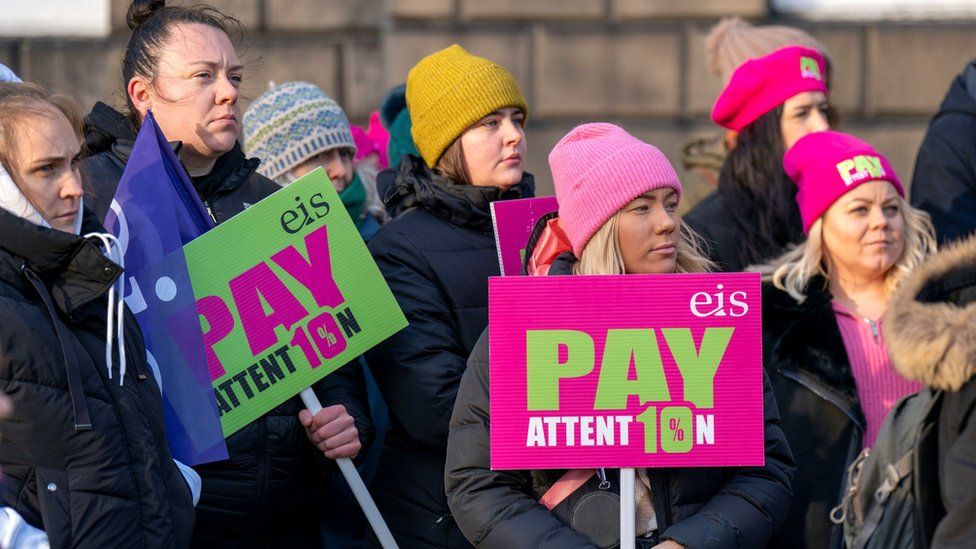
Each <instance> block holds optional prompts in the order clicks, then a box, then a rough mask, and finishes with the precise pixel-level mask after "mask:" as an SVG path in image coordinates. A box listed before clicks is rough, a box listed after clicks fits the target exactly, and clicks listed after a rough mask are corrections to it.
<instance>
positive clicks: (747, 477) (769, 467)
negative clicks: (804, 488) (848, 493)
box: [661, 370, 796, 548]
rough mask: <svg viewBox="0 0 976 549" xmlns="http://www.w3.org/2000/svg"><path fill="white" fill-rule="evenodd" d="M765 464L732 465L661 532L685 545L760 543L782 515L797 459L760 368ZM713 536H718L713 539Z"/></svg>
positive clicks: (790, 494)
mask: <svg viewBox="0 0 976 549" xmlns="http://www.w3.org/2000/svg"><path fill="white" fill-rule="evenodd" d="M763 410H764V436H765V446H766V464H765V465H764V466H762V467H740V468H736V469H734V470H733V471H734V472H733V473H732V474H731V476H730V478H729V480H728V481H727V482H726V483H725V485H724V486H722V488H721V489H720V490H719V492H718V493H717V494H716V495H715V496H713V497H712V499H711V500H709V501H708V503H706V504H705V506H704V507H702V508H701V509H699V510H698V512H697V513H695V514H694V515H692V516H691V517H689V518H687V519H685V520H683V521H681V522H678V523H677V524H675V525H673V526H671V527H670V528H668V529H667V530H665V531H664V533H663V534H662V536H661V538H662V539H672V540H674V541H676V542H678V543H681V544H682V545H684V546H685V547H742V548H748V547H765V546H766V544H767V543H768V542H769V539H770V537H772V535H773V533H774V532H776V530H777V529H778V528H779V527H780V526H781V525H782V524H783V521H785V520H786V513H787V511H789V508H790V502H791V501H792V499H793V490H792V486H791V482H792V479H793V472H794V471H795V469H796V464H795V462H794V461H793V454H792V453H791V452H790V447H789V444H787V442H786V435H785V434H784V433H783V430H782V428H780V425H779V409H778V408H777V406H776V398H775V396H774V395H773V389H772V385H771V384H770V382H769V378H768V377H767V376H766V372H765V370H764V371H763ZM716 539H718V540H722V542H720V543H717V544H716V543H715V541H716Z"/></svg>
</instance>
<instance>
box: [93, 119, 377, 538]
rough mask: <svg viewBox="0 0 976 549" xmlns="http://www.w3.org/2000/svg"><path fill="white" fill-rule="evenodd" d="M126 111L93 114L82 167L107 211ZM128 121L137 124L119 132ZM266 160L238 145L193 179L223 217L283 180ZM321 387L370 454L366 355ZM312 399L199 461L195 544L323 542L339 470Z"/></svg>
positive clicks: (124, 153)
mask: <svg viewBox="0 0 976 549" xmlns="http://www.w3.org/2000/svg"><path fill="white" fill-rule="evenodd" d="M121 116H122V115H121V114H119V113H117V112H115V111H114V110H112V109H111V108H109V107H107V106H105V105H104V104H101V103H99V104H97V105H96V106H95V109H94V110H93V111H92V114H91V115H89V117H88V118H86V120H85V122H86V140H87V144H88V146H89V152H96V151H98V148H99V147H101V148H102V149H103V150H102V151H101V152H97V154H95V155H94V156H91V157H89V158H86V159H85V160H84V161H83V162H82V167H81V169H82V175H83V176H84V177H86V179H87V180H88V181H89V184H90V185H91V186H92V187H93V192H92V194H93V195H95V200H94V204H93V205H94V210H95V213H96V214H98V215H102V216H103V215H104V214H105V212H107V211H108V206H109V204H110V203H111V200H112V197H113V196H114V194H115V187H116V186H117V185H118V182H119V178H120V177H121V176H122V170H123V169H124V168H125V162H126V161H127V160H128V153H129V151H131V149H132V142H133V140H134V137H135V136H134V135H132V134H131V131H130V130H127V126H125V125H124V124H122V123H121V122H120V120H119V119H120V118H121ZM120 131H123V132H124V131H129V133H122V134H121V135H119V132H120ZM113 132H114V133H113ZM106 136H110V137H106ZM105 147H108V148H107V149H105ZM259 163H260V162H259V160H257V159H253V158H252V159H245V157H244V153H243V152H242V151H241V149H240V146H239V145H237V146H235V148H234V149H233V150H231V151H229V152H227V153H225V154H224V155H223V156H221V157H220V158H218V159H217V163H216V165H215V166H214V168H213V170H212V171H211V173H210V174H209V175H207V176H204V177H200V178H193V179H192V181H193V184H194V187H196V189H197V192H198V193H199V194H200V198H201V199H202V200H203V202H204V203H205V204H206V206H207V209H208V210H209V211H210V214H211V216H213V218H214V221H216V222H217V223H221V222H223V221H225V220H227V219H229V218H230V217H232V216H234V215H235V214H237V213H239V212H241V211H243V210H244V208H246V207H247V206H249V205H251V204H254V203H257V202H259V201H260V200H261V199H263V198H265V197H267V196H268V195H270V194H271V193H273V192H274V191H276V190H278V189H279V188H280V187H278V185H276V184H275V183H274V182H272V181H271V180H269V179H267V178H265V177H263V176H262V175H260V174H258V173H257V172H256V171H255V170H256V169H257V167H258V164H259ZM314 389H315V392H316V394H317V395H318V397H319V400H320V401H321V402H322V405H323V406H330V405H333V404H343V405H345V407H346V410H347V411H348V412H349V413H350V414H351V415H352V416H353V417H354V418H355V419H356V428H357V429H358V430H359V437H360V441H361V443H362V445H363V450H362V451H361V452H360V455H361V456H362V455H365V453H366V450H367V449H368V447H369V443H370V441H371V439H372V423H371V421H370V416H369V406H368V404H367V399H366V394H365V380H364V378H363V372H362V369H361V366H360V365H359V363H358V362H355V361H354V363H351V364H348V365H346V366H344V367H342V368H340V369H339V370H337V371H336V372H335V373H333V374H331V375H329V376H328V377H326V378H325V379H323V380H322V381H320V382H318V383H317V384H315V386H314ZM304 407H305V406H304V404H302V401H301V399H300V398H299V397H297V396H296V397H294V398H292V399H290V400H287V401H285V402H284V403H282V404H281V405H280V406H278V407H277V408H275V409H273V410H271V411H270V412H268V413H267V414H265V415H264V416H262V417H261V418H260V419H258V420H256V421H254V422H253V423H251V424H249V425H248V426H246V427H244V428H243V429H241V430H240V431H238V432H236V433H234V434H233V435H231V436H230V437H229V438H227V451H228V453H229V454H230V459H228V460H225V461H220V462H216V463H209V464H205V465H201V466H198V467H195V469H196V470H197V471H198V472H199V473H200V476H201V477H202V478H203V493H202V495H201V498H200V503H199V504H198V505H197V527H196V530H195V531H194V542H193V543H194V545H196V546H210V547H213V546H215V545H216V546H225V545H226V546H231V545H235V546H237V547H242V546H263V545H267V544H273V543H280V544H284V545H288V544H289V543H290V544H292V545H303V546H307V545H308V544H316V545H317V544H318V541H319V539H320V534H319V528H318V524H317V518H316V517H317V514H318V513H319V512H321V511H322V509H320V506H322V505H323V504H322V503H321V502H322V501H323V499H322V498H321V497H320V496H321V495H322V494H321V487H322V484H323V480H324V478H325V477H324V476H323V475H334V474H336V473H335V472H334V470H333V467H332V462H331V461H328V460H326V459H325V458H324V456H322V454H321V452H319V451H318V450H317V449H316V448H315V447H314V446H312V444H311V443H310V442H309V441H308V438H307V436H306V434H305V430H304V428H303V427H302V425H301V423H299V421H298V412H299V411H301V410H302V409H304ZM326 466H329V470H326ZM208 549H209V547H208Z"/></svg>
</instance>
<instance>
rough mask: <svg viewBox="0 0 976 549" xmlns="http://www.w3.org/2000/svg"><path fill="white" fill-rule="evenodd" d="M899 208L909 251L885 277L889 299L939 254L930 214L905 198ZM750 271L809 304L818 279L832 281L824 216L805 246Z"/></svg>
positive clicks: (899, 202)
mask: <svg viewBox="0 0 976 549" xmlns="http://www.w3.org/2000/svg"><path fill="white" fill-rule="evenodd" d="M898 207H899V211H901V212H902V215H903V216H904V219H905V230H904V235H905V249H904V251H903V252H902V254H901V257H900V258H898V261H897V262H896V263H895V264H894V266H892V268H891V269H890V270H889V271H888V273H887V275H885V289H886V290H887V292H888V294H889V295H891V293H892V292H893V291H894V290H895V289H896V288H898V285H899V284H901V282H902V280H904V279H905V278H906V277H907V276H908V275H909V274H911V272H912V271H913V270H915V268H916V267H918V266H919V265H921V264H922V261H924V260H925V257H926V256H928V255H929V254H931V253H934V252H935V250H936V241H935V228H934V227H933V226H932V221H931V219H930V218H929V214H928V213H926V212H924V211H922V210H918V209H916V208H913V207H911V205H909V204H908V202H907V201H905V199H904V198H901V197H898ZM748 270H751V271H758V272H760V273H762V274H763V279H764V280H770V281H772V283H773V285H774V286H775V287H777V288H779V289H780V290H783V291H784V292H786V293H788V294H790V296H791V297H792V298H793V299H795V300H796V301H797V303H803V301H804V300H806V294H805V293H804V292H806V291H807V287H808V286H809V285H810V282H811V281H812V280H813V279H814V278H815V277H817V276H821V277H823V278H824V280H825V283H826V280H828V279H829V278H830V270H829V258H828V257H827V256H826V254H825V253H824V246H823V216H821V217H820V218H818V219H817V220H816V221H814V222H813V225H811V226H810V233H809V235H808V236H807V239H806V240H805V241H804V242H802V243H801V244H799V245H798V246H796V247H795V248H793V249H792V250H789V251H787V252H786V253H784V254H783V255H781V256H780V257H778V258H777V259H775V260H773V261H771V262H770V263H768V264H765V265H759V266H753V267H750V268H749V269H748Z"/></svg>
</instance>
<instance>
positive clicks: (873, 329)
mask: <svg viewBox="0 0 976 549" xmlns="http://www.w3.org/2000/svg"><path fill="white" fill-rule="evenodd" d="M864 321H865V322H867V323H868V326H870V327H871V335H872V336H874V343H875V344H877V343H878V339H879V338H880V337H881V334H879V333H878V323H877V322H875V321H873V320H871V319H870V318H865V319H864Z"/></svg>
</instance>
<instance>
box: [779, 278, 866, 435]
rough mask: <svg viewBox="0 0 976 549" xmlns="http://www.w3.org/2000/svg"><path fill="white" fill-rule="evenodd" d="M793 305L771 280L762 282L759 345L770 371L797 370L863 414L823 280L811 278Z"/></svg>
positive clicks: (856, 412) (860, 414)
mask: <svg viewBox="0 0 976 549" xmlns="http://www.w3.org/2000/svg"><path fill="white" fill-rule="evenodd" d="M805 295H806V296H807V299H806V300H805V301H804V302H803V303H797V302H796V300H795V299H793V298H792V297H791V296H790V295H789V294H787V293H786V292H784V291H782V290H780V289H778V288H775V287H774V286H773V285H772V283H769V282H766V283H764V284H763V339H764V342H763V348H764V352H765V353H766V355H767V356H766V363H767V364H768V365H769V367H770V369H771V370H775V371H787V372H790V371H792V372H797V373H799V374H800V375H802V376H805V377H806V378H808V379H813V380H814V381H815V382H816V383H818V384H820V385H821V386H822V387H823V388H826V389H829V390H831V391H834V392H836V393H837V394H839V395H841V396H842V397H843V399H844V400H845V402H846V403H847V404H848V406H849V407H850V410H851V412H852V413H853V414H855V416H856V417H862V416H863V414H862V413H861V411H860V403H859V402H860V401H859V399H858V397H857V388H856V385H855V382H854V374H853V372H852V371H851V363H850V360H849V359H848V357H847V349H846V348H845V347H844V339H843V337H842V336H841V334H840V328H839V326H838V325H837V319H836V317H835V315H834V311H833V309H832V308H831V305H830V303H831V295H830V292H829V291H827V289H826V284H825V283H824V280H823V279H822V278H816V279H814V280H812V281H811V282H810V284H809V286H808V288H807V291H806V292H805Z"/></svg>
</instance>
